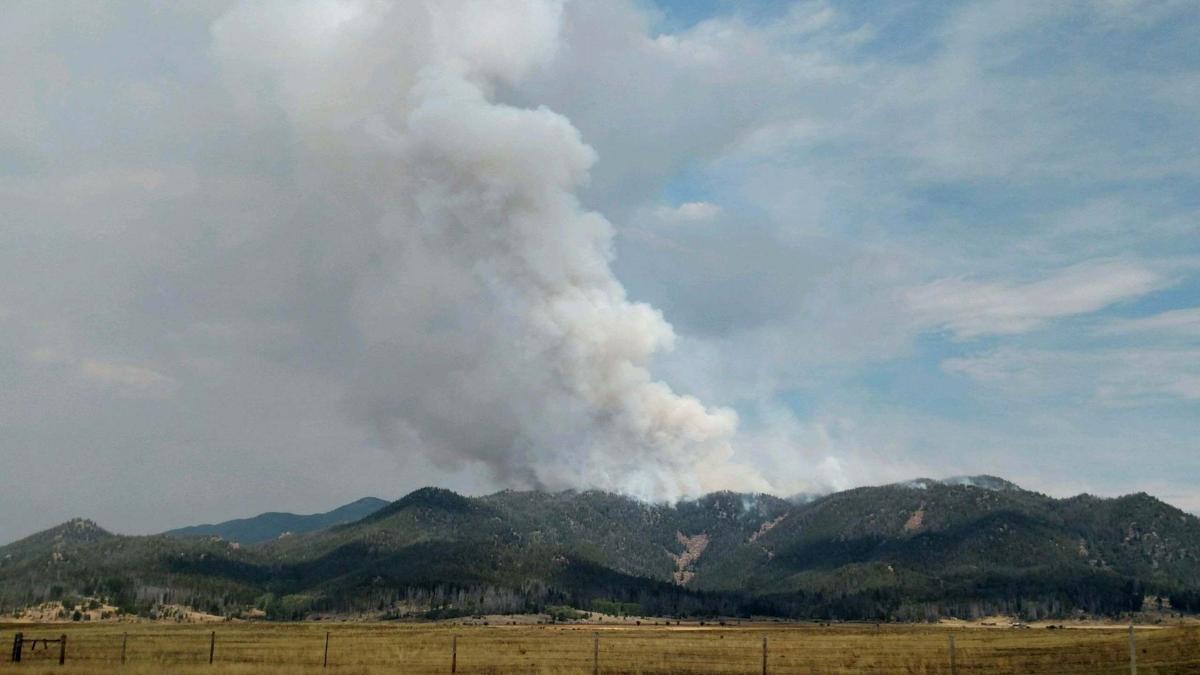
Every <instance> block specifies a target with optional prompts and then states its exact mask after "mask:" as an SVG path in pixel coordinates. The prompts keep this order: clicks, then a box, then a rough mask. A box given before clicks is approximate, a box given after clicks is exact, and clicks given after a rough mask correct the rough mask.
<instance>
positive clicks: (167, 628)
mask: <svg viewBox="0 0 1200 675" xmlns="http://www.w3.org/2000/svg"><path fill="white" fill-rule="evenodd" d="M214 630H215V631H216V643H215V644H216V648H215V652H214V664H213V665H211V666H210V665H209V664H208V653H209V637H210V631H214ZM17 631H21V632H23V633H24V634H25V636H26V639H27V640H28V639H30V638H32V637H56V636H58V635H60V634H63V633H65V634H66V635H67V637H68V640H67V664H66V666H65V667H59V666H58V652H57V646H55V645H51V647H50V648H49V649H41V648H39V650H38V651H37V652H34V653H30V652H29V649H28V645H27V647H26V654H25V658H24V659H23V662H22V663H20V664H13V663H10V662H9V652H10V649H11V645H12V640H13V634H14V633H16V632H17ZM326 631H328V632H329V634H330V639H329V668H328V669H322V668H321V662H322V658H323V653H324V645H325V635H326ZM124 633H128V636H129V637H128V646H127V653H126V659H127V663H126V665H124V666H121V664H120V661H121V641H122V634H124ZM597 635H598V636H599V643H598V644H599V651H598V657H599V670H600V672H602V673H643V674H647V675H648V674H651V673H663V674H665V673H677V674H684V673H695V674H701V673H759V672H761V670H762V642H763V638H764V637H765V638H767V642H768V670H769V672H772V673H822V674H833V673H889V674H891V673H950V658H949V649H948V643H949V637H950V636H954V638H955V643H956V652H957V665H958V671H957V672H959V673H963V674H967V673H1020V674H1022V675H1025V674H1033V673H1047V674H1049V673H1053V674H1055V675H1065V674H1068V673H1081V674H1082V673H1089V674H1090V673H1128V672H1129V638H1128V633H1127V632H1126V631H1123V630H1120V629H1067V630H1047V629H1028V630H1011V629H1002V628H947V627H939V626H894V625H893V626H889V625H884V626H881V627H879V628H876V627H875V626H873V625H836V626H814V625H782V624H758V625H741V626H728V627H715V626H708V627H699V626H686V625H685V626H680V627H674V626H672V627H670V628H666V627H655V626H650V627H646V626H643V627H633V626H622V627H616V626H592V625H568V626H564V625H556V626H555V625H551V626H539V625H532V626H531V625H524V626H496V625H491V626H451V625H444V624H391V623H294V624H268V623H222V624H215V625H186V624H185V625H169V624H154V623H104V624H101V623H97V624H90V625H89V624H82V625H81V624H51V625H32V624H0V673H17V672H20V673H100V672H126V673H208V674H212V673H222V674H225V673H229V674H234V673H246V674H249V673H313V674H314V675H315V674H316V673H323V672H329V673H339V674H345V675H349V674H362V675H374V674H375V673H379V674H382V673H389V674H391V673H449V672H450V669H451V645H452V642H453V641H454V640H455V637H456V636H457V645H458V655H457V672H459V673H545V674H549V673H564V674H565V673H590V672H592V668H593V661H592V659H593V649H594V647H595V644H596V643H594V642H593V640H594V639H595V636H597ZM1137 646H1138V673H1139V675H1147V674H1150V673H1180V674H1182V673H1198V672H1200V627H1198V626H1188V627H1170V628H1163V629H1142V630H1138V631H1137Z"/></svg>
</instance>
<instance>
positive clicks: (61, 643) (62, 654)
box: [58, 635, 67, 666]
mask: <svg viewBox="0 0 1200 675" xmlns="http://www.w3.org/2000/svg"><path fill="white" fill-rule="evenodd" d="M66 662H67V636H66V635H60V636H59V638H58V665H60V666H61V665H63V664H64V663H66Z"/></svg>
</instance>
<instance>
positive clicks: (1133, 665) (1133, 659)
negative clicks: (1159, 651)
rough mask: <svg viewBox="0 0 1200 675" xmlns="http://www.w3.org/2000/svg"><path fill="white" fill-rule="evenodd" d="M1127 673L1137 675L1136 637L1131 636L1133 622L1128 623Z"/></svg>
mask: <svg viewBox="0 0 1200 675" xmlns="http://www.w3.org/2000/svg"><path fill="white" fill-rule="evenodd" d="M1129 675H1137V639H1136V638H1134V637H1133V624H1132V623H1131V624H1129Z"/></svg>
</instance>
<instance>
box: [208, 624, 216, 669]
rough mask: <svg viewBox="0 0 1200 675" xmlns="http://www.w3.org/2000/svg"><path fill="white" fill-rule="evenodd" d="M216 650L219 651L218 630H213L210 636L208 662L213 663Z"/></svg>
mask: <svg viewBox="0 0 1200 675" xmlns="http://www.w3.org/2000/svg"><path fill="white" fill-rule="evenodd" d="M215 651H217V631H215V630H214V631H213V632H212V634H211V635H209V636H208V663H209V665H212V662H213V652H215Z"/></svg>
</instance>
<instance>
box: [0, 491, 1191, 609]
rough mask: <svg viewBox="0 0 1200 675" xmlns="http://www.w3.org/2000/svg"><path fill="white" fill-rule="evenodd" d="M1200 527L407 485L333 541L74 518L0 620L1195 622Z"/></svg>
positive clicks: (995, 496)
mask: <svg viewBox="0 0 1200 675" xmlns="http://www.w3.org/2000/svg"><path fill="white" fill-rule="evenodd" d="M1197 579H1200V520H1198V519H1197V518H1196V517H1195V516H1192V515H1189V514H1186V513H1183V512H1182V511H1180V510H1178V509H1175V508H1174V507H1171V506H1169V505H1167V504H1165V503H1163V502H1161V501H1159V500H1157V499H1154V498H1153V497H1150V496H1148V495H1145V494H1137V495H1129V496H1125V497H1120V498H1116V499H1103V498H1097V497H1091V496H1087V495H1081V496H1078V497H1073V498H1070V499H1054V498H1051V497H1048V496H1046V495H1042V494H1038V493H1035V492H1030V491H1026V490H1022V489H1020V488H1019V487H1017V486H1015V485H1013V484H1012V483H1008V482H1007V481H1003V480H1001V479H998V478H993V477H987V476H983V477H964V478H956V479H948V480H946V481H933V480H926V479H920V480H915V481H908V482H905V483H898V484H893V485H885V486H879V487H866V488H857V489H853V490H847V491H844V492H839V493H834V494H830V495H826V496H823V497H818V498H814V499H811V500H809V501H804V502H800V501H797V500H784V499H779V498H776V497H772V496H769V495H749V494H738V493H731V492H719V493H713V494H710V495H706V496H704V497H701V498H699V499H695V500H689V501H683V502H679V503H676V504H655V503H647V502H641V501H637V500H634V499H630V498H628V497H624V496H620V495H615V494H611V493H605V492H597V491H585V492H575V491H568V492H560V493H547V492H537V491H528V492H520V491H503V492H498V493H495V494H492V495H487V496H483V497H465V496H462V495H458V494H456V493H454V492H451V491H448V490H442V489H438V488H423V489H421V490H417V491H415V492H413V493H411V494H409V495H407V496H405V497H404V498H402V499H400V500H397V501H395V502H392V503H391V504H388V505H386V506H384V507H383V508H380V509H378V510H375V511H374V512H372V513H370V514H369V515H367V516H366V517H364V518H362V519H360V520H357V521H355V522H351V523H345V524H340V525H335V526H332V527H329V528H326V529H323V530H319V531H314V532H311V533H308V534H298V535H295V536H290V537H284V538H275V539H272V540H269V541H263V542H261V543H258V544H254V545H238V544H237V543H234V542H230V541H227V540H224V539H221V538H218V537H188V538H175V537H168V536H152V537H125V536H120V535H114V534H111V533H108V532H106V531H104V530H102V529H100V528H99V527H98V526H96V525H95V524H94V523H91V522H90V521H82V520H76V521H71V522H70V523H67V524H65V525H62V526H59V527H58V528H54V529H52V530H48V531H46V532H43V533H39V534H37V535H34V536H32V537H28V538H26V539H23V540H21V541H19V542H15V543H13V544H10V545H8V546H5V547H0V609H15V608H17V607H20V606H25V605H30V604H34V603H37V602H41V601H44V600H52V599H57V597H56V596H61V595H64V594H74V595H97V596H101V595H102V596H105V597H108V598H109V599H111V600H113V601H114V603H115V604H119V605H120V606H122V607H124V608H126V609H127V611H141V612H145V611H148V610H149V609H150V608H151V607H152V606H153V605H154V604H155V603H162V602H181V603H186V604H192V605H193V606H196V607H197V608H200V609H204V610H206V611H215V612H217V613H224V614H236V613H239V612H244V611H246V610H247V609H249V608H251V607H258V608H261V609H265V610H267V611H268V614H269V615H271V616H275V617H285V618H299V617H303V616H306V615H308V614H311V613H321V612H366V613H376V614H379V615H382V616H402V615H422V616H445V615H453V614H456V613H463V612H478V611H504V612H520V611H536V610H540V609H542V608H544V607H545V606H547V605H551V604H572V605H575V606H579V607H583V608H598V609H603V608H608V609H612V608H623V609H625V610H626V611H636V612H638V613H643V614H672V615H676V614H705V613H708V614H713V613H724V614H749V613H757V614H775V615H783V616H792V617H814V618H830V617H842V618H871V619H922V618H930V617H933V616H938V615H946V614H952V615H959V616H969V615H980V614H983V613H991V612H998V611H1003V612H1009V613H1016V614H1026V615H1031V616H1032V615H1038V616H1043V615H1044V616H1062V615H1065V614H1070V613H1075V612H1083V613H1088V614H1117V613H1120V612H1124V611H1129V610H1133V609H1137V608H1138V607H1140V606H1141V604H1142V602H1143V599H1144V598H1145V597H1146V596H1162V597H1164V598H1168V599H1169V601H1173V602H1174V604H1175V605H1176V606H1177V607H1182V608H1183V609H1188V608H1194V607H1193V606H1194V604H1195V603H1194V601H1195V599H1196V597H1197Z"/></svg>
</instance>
